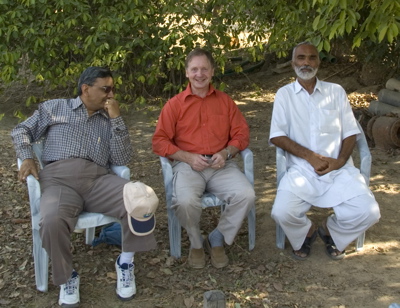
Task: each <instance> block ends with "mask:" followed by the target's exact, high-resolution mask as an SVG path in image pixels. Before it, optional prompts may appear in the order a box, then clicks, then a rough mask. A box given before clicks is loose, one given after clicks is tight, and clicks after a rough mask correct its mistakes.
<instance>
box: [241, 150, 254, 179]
mask: <svg viewBox="0 0 400 308" xmlns="http://www.w3.org/2000/svg"><path fill="white" fill-rule="evenodd" d="M240 155H241V156H242V159H243V166H244V174H245V175H246V177H247V179H248V180H249V182H250V183H251V185H253V186H254V165H253V152H252V151H251V150H250V149H249V148H247V149H244V150H243V151H241V152H240Z"/></svg>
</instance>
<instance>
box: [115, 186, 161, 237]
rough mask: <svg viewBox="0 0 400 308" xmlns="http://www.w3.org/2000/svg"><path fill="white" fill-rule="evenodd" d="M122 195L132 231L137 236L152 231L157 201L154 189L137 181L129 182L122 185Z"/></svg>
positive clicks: (154, 224) (154, 223)
mask: <svg viewBox="0 0 400 308" xmlns="http://www.w3.org/2000/svg"><path fill="white" fill-rule="evenodd" d="M123 196H124V203H125V208H126V211H127V212H128V224H129V228H130V229H131V231H132V233H133V234H135V235H138V236H144V235H148V234H150V233H152V232H153V230H154V228H155V226H156V217H155V213H156V210H157V207H158V202H159V201H158V197H157V195H156V193H155V192H154V190H153V189H152V188H151V187H150V186H147V185H146V184H144V183H142V182H139V181H138V182H129V183H126V184H125V186H124V192H123Z"/></svg>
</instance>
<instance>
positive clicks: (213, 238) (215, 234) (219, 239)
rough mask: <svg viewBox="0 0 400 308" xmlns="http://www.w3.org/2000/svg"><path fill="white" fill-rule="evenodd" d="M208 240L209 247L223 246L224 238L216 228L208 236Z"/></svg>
mask: <svg viewBox="0 0 400 308" xmlns="http://www.w3.org/2000/svg"><path fill="white" fill-rule="evenodd" d="M208 240H209V241H210V245H211V247H220V246H224V236H223V234H222V233H221V232H219V230H218V229H217V228H215V229H214V230H213V231H212V232H211V233H210V234H209V235H208Z"/></svg>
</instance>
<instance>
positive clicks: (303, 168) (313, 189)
mask: <svg viewBox="0 0 400 308" xmlns="http://www.w3.org/2000/svg"><path fill="white" fill-rule="evenodd" d="M358 134H360V131H359V129H358V126H357V123H356V119H355V118H354V115H353V112H352V110H351V106H350V103H349V101H348V99H347V95H346V92H345V91H344V89H343V88H342V87H341V86H340V85H338V84H334V83H329V82H324V81H320V80H318V79H317V83H316V85H315V89H314V92H313V93H312V94H311V95H310V94H309V93H308V92H307V91H306V90H305V89H304V88H303V87H302V86H301V85H300V84H299V83H298V81H297V80H296V82H294V83H292V84H288V85H286V86H284V87H282V88H280V89H279V90H278V92H277V93H276V96H275V102H274V107H273V112H272V120H271V130H270V139H271V138H274V137H280V136H287V137H288V138H290V139H291V140H293V141H295V142H297V143H298V144H300V145H302V146H304V147H306V148H308V149H310V150H311V151H314V152H316V153H319V154H321V155H324V156H327V157H332V158H337V157H338V156H339V153H340V149H341V146H342V140H344V139H346V138H347V137H349V136H352V135H358ZM286 157H287V167H288V169H287V172H286V173H285V175H284V176H283V178H282V180H281V181H280V183H279V187H278V190H288V191H291V192H292V193H294V194H295V195H297V196H298V197H299V198H301V199H302V200H304V201H306V202H308V203H310V204H312V205H315V206H318V207H333V206H336V205H338V204H340V203H342V202H344V201H346V200H349V199H351V198H353V197H356V196H359V195H362V194H365V193H368V192H369V188H368V187H367V185H366V183H365V180H364V178H363V176H362V175H361V174H360V171H359V170H358V169H357V168H355V167H354V165H353V161H352V159H349V161H348V162H347V163H346V164H345V165H344V166H343V167H342V168H341V169H340V170H334V171H332V172H330V173H328V174H325V175H323V176H319V175H318V174H317V173H316V172H315V171H314V168H313V167H312V166H311V165H310V164H309V163H308V162H307V161H306V160H304V159H302V158H299V157H297V156H295V155H292V154H290V153H286Z"/></svg>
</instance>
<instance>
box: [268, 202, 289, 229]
mask: <svg viewBox="0 0 400 308" xmlns="http://www.w3.org/2000/svg"><path fill="white" fill-rule="evenodd" d="M291 216H292V215H290V213H289V212H288V210H287V209H285V208H284V207H279V206H275V204H274V206H273V207H272V211H271V217H272V219H273V220H275V221H276V222H277V223H279V224H282V222H285V221H290V217H291Z"/></svg>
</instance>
